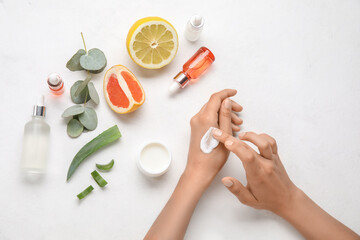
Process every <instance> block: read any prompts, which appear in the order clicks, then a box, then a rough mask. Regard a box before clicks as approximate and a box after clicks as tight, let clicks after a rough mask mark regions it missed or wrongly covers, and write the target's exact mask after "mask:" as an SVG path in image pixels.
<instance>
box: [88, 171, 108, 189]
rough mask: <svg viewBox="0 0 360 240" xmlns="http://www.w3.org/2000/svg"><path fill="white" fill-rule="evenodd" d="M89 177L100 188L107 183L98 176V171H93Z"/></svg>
mask: <svg viewBox="0 0 360 240" xmlns="http://www.w3.org/2000/svg"><path fill="white" fill-rule="evenodd" d="M91 176H92V177H93V178H94V180H95V182H96V183H97V184H98V185H99V186H100V187H105V185H106V184H108V183H107V181H106V180H105V179H104V178H103V177H102V176H101V175H100V173H98V171H96V170H94V171H93V172H92V173H91Z"/></svg>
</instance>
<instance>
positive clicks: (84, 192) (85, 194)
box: [77, 185, 94, 199]
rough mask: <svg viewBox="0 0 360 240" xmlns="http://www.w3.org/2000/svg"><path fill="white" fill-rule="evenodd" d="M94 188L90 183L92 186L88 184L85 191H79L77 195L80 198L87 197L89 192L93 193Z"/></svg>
mask: <svg viewBox="0 0 360 240" xmlns="http://www.w3.org/2000/svg"><path fill="white" fill-rule="evenodd" d="M92 190H94V187H93V186H91V185H90V186H88V187H87V188H86V189H85V190H84V191H82V192H81V193H79V194H78V195H77V197H78V198H79V199H83V198H84V197H86V196H87V195H88V194H89V193H91V192H92Z"/></svg>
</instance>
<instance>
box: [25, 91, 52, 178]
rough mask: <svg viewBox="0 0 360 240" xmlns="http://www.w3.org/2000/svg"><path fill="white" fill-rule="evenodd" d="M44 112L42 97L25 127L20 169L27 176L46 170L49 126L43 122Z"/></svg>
mask: <svg viewBox="0 0 360 240" xmlns="http://www.w3.org/2000/svg"><path fill="white" fill-rule="evenodd" d="M45 110H46V108H45V104H44V96H40V97H39V99H38V102H37V104H36V105H35V106H34V110H33V116H32V119H31V120H30V121H29V122H28V123H27V124H26V125H25V129H24V139H23V151H22V162H21V169H22V170H23V171H24V173H27V174H29V173H30V174H41V173H44V171H45V168H46V163H47V157H48V150H49V140H50V126H49V125H48V124H47V123H46V121H45Z"/></svg>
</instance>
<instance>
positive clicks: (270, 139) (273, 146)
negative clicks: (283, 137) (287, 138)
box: [260, 133, 278, 154]
mask: <svg viewBox="0 0 360 240" xmlns="http://www.w3.org/2000/svg"><path fill="white" fill-rule="evenodd" d="M260 136H262V137H263V138H265V139H266V140H267V141H268V142H269V143H270V146H271V149H272V152H273V153H274V154H277V153H278V147H277V144H276V140H275V139H274V138H273V137H271V136H269V135H267V134H266V133H262V134H260Z"/></svg>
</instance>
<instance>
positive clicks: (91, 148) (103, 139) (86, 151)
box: [67, 125, 121, 181]
mask: <svg viewBox="0 0 360 240" xmlns="http://www.w3.org/2000/svg"><path fill="white" fill-rule="evenodd" d="M120 137H121V133H120V131H119V128H118V127H117V126H116V125H114V126H113V127H111V128H109V129H107V130H106V131H104V132H102V133H101V134H100V135H98V136H97V137H96V138H94V139H93V140H91V141H90V142H88V143H87V144H86V145H85V146H83V147H82V148H81V149H80V151H79V152H78V153H77V154H76V155H75V157H74V158H73V160H72V162H71V164H70V167H69V170H68V173H67V181H68V180H69V179H70V178H71V176H72V175H73V174H74V172H75V170H76V169H77V168H78V167H79V165H80V164H81V163H82V162H83V161H84V160H85V159H86V158H87V157H89V156H90V155H91V154H93V153H94V152H96V151H97V150H99V149H100V148H102V147H104V146H106V145H108V144H110V143H112V142H114V141H116V140H118V139H119V138H120Z"/></svg>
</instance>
